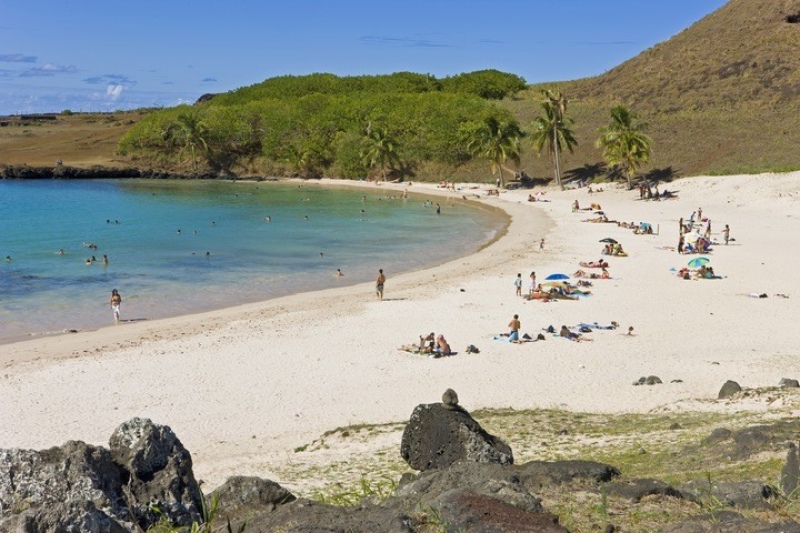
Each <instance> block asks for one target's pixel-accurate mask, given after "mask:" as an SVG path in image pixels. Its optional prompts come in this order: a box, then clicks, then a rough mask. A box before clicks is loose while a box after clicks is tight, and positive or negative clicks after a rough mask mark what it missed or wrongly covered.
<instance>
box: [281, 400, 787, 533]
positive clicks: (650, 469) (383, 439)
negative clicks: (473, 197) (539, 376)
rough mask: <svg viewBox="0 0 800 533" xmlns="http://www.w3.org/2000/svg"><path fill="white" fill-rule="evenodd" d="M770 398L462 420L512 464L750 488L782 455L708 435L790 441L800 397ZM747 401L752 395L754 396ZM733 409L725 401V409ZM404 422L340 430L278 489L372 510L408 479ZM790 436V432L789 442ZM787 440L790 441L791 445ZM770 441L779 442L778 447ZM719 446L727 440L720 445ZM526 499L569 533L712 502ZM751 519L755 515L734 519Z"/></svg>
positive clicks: (498, 412) (642, 527)
mask: <svg viewBox="0 0 800 533" xmlns="http://www.w3.org/2000/svg"><path fill="white" fill-rule="evenodd" d="M776 394H780V395H781V396H782V398H783V402H782V405H781V406H780V407H777V408H775V409H774V410H770V412H769V414H768V415H765V413H764V412H763V411H753V410H749V411H738V412H733V411H732V410H728V411H726V412H723V413H720V412H714V411H718V410H712V409H708V411H691V412H668V413H648V414H614V415H608V414H596V413H575V412H570V411H561V410H555V409H533V410H521V411H518V410H514V409H482V410H477V411H474V412H473V413H472V416H473V417H474V418H475V419H476V420H477V421H478V422H479V423H480V424H481V425H482V426H483V427H484V429H486V430H487V431H488V432H489V433H491V434H493V435H496V436H498V437H500V438H502V439H503V440H504V441H505V442H507V443H508V444H509V445H510V446H511V448H512V449H513V450H514V461H515V463H517V464H522V463H525V462H528V461H533V460H542V461H556V460H568V459H581V460H591V461H598V462H602V463H608V464H611V465H613V466H615V467H617V468H618V469H619V470H620V471H621V472H622V476H621V480H626V479H628V480H630V479H637V478H653V479H658V480H661V481H664V482H666V483H669V484H671V485H677V484H680V483H684V482H688V481H695V482H698V481H699V482H701V483H703V482H705V481H706V480H711V481H713V482H715V483H716V482H723V481H745V480H759V481H761V482H763V483H766V484H770V485H773V486H775V487H778V486H779V479H780V471H781V468H782V466H783V464H784V462H785V456H786V449H785V446H783V443H780V442H776V443H775V445H774V446H772V447H771V448H769V447H768V448H769V449H768V450H767V451H763V450H761V451H759V452H758V453H754V454H751V455H749V456H747V457H734V456H731V455H730V453H729V451H726V450H727V449H726V448H724V447H720V446H721V445H720V444H719V442H718V441H716V440H714V439H710V438H709V436H710V435H712V433H713V432H714V431H715V430H730V431H737V430H740V429H744V428H750V427H753V426H756V425H760V424H776V423H777V424H785V425H786V432H787V433H786V434H787V435H790V434H791V433H790V432H791V431H792V428H793V427H794V426H793V425H792V424H794V423H796V416H795V412H796V409H797V407H798V404H800V401H798V400H800V398H797V397H798V396H800V393H797V392H794V391H789V390H786V391H783V392H779V393H778V392H775V391H769V396H770V397H774V396H775V395H776ZM756 395H757V393H756ZM734 403H735V402H734ZM404 426H405V423H404V422H402V423H390V424H369V425H368V424H361V425H354V426H349V427H341V428H337V429H335V430H332V431H328V432H326V433H325V434H323V435H322V436H321V437H320V438H319V439H316V440H315V441H313V442H311V443H309V444H307V445H306V446H304V447H302V448H303V449H302V450H301V449H299V448H298V450H296V453H295V454H292V457H291V464H286V465H282V466H280V467H279V468H278V469H277V473H278V474H279V477H280V483H281V484H283V485H284V486H286V487H287V488H289V489H290V490H292V491H293V492H294V493H295V494H297V495H299V496H303V497H308V498H311V499H314V500H318V501H322V502H326V503H331V504H335V505H357V504H358V503H359V502H361V501H362V500H365V499H366V500H367V501H370V502H379V501H382V500H383V499H385V498H386V497H388V496H389V495H390V494H391V492H392V491H393V490H394V489H395V488H396V484H397V482H398V481H399V479H400V476H402V474H404V473H406V472H411V470H410V469H409V467H408V465H407V464H406V463H405V462H404V461H403V460H402V459H401V458H400V440H401V435H402V431H403V428H404ZM794 435H796V433H794ZM792 438H793V437H792ZM778 440H779V439H778ZM725 442H726V443H727V444H726V445H728V444H730V443H731V442H732V441H731V440H730V439H729V440H728V441H725ZM535 496H537V497H540V498H542V500H543V504H544V506H545V507H546V508H547V509H548V510H550V511H551V512H553V513H555V514H557V515H558V516H559V519H560V521H561V523H562V524H563V525H564V526H566V527H567V528H568V529H570V531H573V532H575V533H580V532H590V531H597V530H598V529H597V527H598V525H603V524H607V523H613V524H615V525H616V526H617V527H620V528H621V530H622V531H655V530H658V529H659V528H660V527H661V526H663V525H664V524H667V523H674V522H676V521H678V520H680V519H681V518H688V517H691V516H697V515H702V514H708V513H709V512H710V511H714V509H711V507H713V502H714V500H713V499H709V500H708V501H706V502H705V503H703V504H697V503H691V502H687V501H684V500H679V499H676V498H670V497H664V496H658V497H651V498H646V499H645V500H644V501H641V502H638V503H633V502H630V501H628V500H625V499H623V498H618V497H612V496H610V495H608V494H604V493H603V491H602V489H600V490H599V491H598V490H597V489H596V487H593V488H590V489H587V488H586V486H585V485H584V486H580V484H575V485H574V486H570V485H566V486H565V485H560V486H554V487H543V488H542V489H541V490H540V491H538V492H537V493H536V494H535ZM799 502H800V498H798V497H797V496H792V497H790V498H788V499H786V500H783V501H782V502H780V503H779V504H778V505H776V506H775V508H774V509H772V510H769V511H759V512H758V517H759V518H761V519H762V520H766V521H771V522H777V521H780V520H786V519H787V518H792V519H795V520H800V503H799ZM743 513H744V514H746V515H747V514H748V513H750V515H752V516H755V515H754V513H755V511H747V510H745V511H743Z"/></svg>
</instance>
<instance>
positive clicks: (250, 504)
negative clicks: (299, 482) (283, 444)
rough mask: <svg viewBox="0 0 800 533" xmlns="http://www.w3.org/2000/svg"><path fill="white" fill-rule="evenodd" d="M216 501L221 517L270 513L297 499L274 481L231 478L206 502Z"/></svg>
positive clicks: (247, 477) (210, 495)
mask: <svg viewBox="0 0 800 533" xmlns="http://www.w3.org/2000/svg"><path fill="white" fill-rule="evenodd" d="M214 498H217V499H218V502H219V505H218V509H219V512H220V514H221V515H223V516H225V515H229V514H232V513H234V512H235V513H237V514H239V515H241V514H242V513H247V512H248V511H253V510H258V511H259V512H263V511H265V510H267V511H271V510H273V509H274V508H275V507H276V506H278V505H283V504H285V503H289V502H293V501H295V500H296V499H297V498H296V497H295V496H294V494H292V493H291V492H289V491H288V490H286V489H285V488H283V487H281V486H280V485H278V484H277V483H275V482H274V481H270V480H268V479H262V478H259V477H251V476H232V477H229V478H228V480H227V481H225V483H223V484H222V485H220V486H219V487H218V488H217V489H216V490H214V492H212V493H211V494H209V496H208V497H207V498H206V500H207V501H213V499H214Z"/></svg>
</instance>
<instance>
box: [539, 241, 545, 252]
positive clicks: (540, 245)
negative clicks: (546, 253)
mask: <svg viewBox="0 0 800 533" xmlns="http://www.w3.org/2000/svg"><path fill="white" fill-rule="evenodd" d="M541 250H544V239H542V240H541V241H539V251H541Z"/></svg>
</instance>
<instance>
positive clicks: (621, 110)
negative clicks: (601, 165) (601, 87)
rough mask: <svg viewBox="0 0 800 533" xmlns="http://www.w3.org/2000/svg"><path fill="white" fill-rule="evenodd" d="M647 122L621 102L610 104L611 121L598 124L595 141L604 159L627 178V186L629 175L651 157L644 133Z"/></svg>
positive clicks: (648, 139)
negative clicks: (599, 125)
mask: <svg viewBox="0 0 800 533" xmlns="http://www.w3.org/2000/svg"><path fill="white" fill-rule="evenodd" d="M646 128H647V124H644V123H640V122H639V121H638V117H637V116H636V114H635V113H633V112H632V111H631V110H630V109H628V108H627V107H625V106H624V105H617V106H614V107H612V108H611V123H609V125H608V126H605V127H604V128H600V129H599V130H598V133H599V134H600V138H599V139H597V142H596V143H595V144H596V146H597V147H598V148H602V149H603V159H605V161H606V163H608V164H609V165H610V166H618V167H620V168H621V169H622V171H623V172H624V173H625V176H626V177H627V178H628V189H632V188H633V182H632V178H633V175H634V174H635V173H636V171H637V170H638V169H639V167H640V166H641V165H642V163H646V162H648V161H649V160H650V155H651V153H652V150H651V148H650V143H651V142H652V140H651V139H650V137H648V136H647V135H645V134H644V130H645V129H646Z"/></svg>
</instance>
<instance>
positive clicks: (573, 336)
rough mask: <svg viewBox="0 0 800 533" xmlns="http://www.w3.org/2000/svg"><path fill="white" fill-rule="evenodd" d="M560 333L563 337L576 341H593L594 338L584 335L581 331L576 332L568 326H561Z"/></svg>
mask: <svg viewBox="0 0 800 533" xmlns="http://www.w3.org/2000/svg"><path fill="white" fill-rule="evenodd" d="M560 335H561V336H562V337H564V338H565V339H569V340H571V341H575V342H581V341H591V340H592V339H590V338H588V337H584V336H583V335H581V334H580V333H575V332H572V331H570V330H569V328H568V327H567V326H561V332H560Z"/></svg>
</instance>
